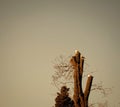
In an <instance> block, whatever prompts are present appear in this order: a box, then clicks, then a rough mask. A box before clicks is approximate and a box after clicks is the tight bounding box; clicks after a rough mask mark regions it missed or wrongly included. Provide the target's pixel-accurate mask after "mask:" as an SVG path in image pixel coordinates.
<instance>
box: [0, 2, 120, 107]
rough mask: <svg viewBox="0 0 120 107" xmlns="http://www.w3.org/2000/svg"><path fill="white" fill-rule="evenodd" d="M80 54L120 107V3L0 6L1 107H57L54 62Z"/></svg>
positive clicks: (25, 3)
mask: <svg viewBox="0 0 120 107" xmlns="http://www.w3.org/2000/svg"><path fill="white" fill-rule="evenodd" d="M75 49H78V50H79V51H80V52H81V53H82V55H84V56H85V57H86V60H85V61H86V63H88V64H89V66H90V70H91V71H92V70H93V71H96V73H95V74H93V76H94V82H96V83H97V82H99V81H102V82H103V86H104V87H110V88H111V89H112V93H111V94H110V95H109V96H108V97H106V100H107V101H108V103H109V107H113V106H114V107H119V106H120V91H119V90H120V89H119V88H120V1H119V0H86V1H85V0H0V107H52V106H53V105H54V103H55V102H54V98H55V97H56V92H57V89H56V88H55V87H54V86H53V85H52V84H51V82H52V79H51V77H52V75H53V73H54V68H53V63H52V62H53V61H54V59H55V58H56V57H59V55H61V54H63V55H65V56H69V55H74V50H75ZM88 69H89V68H88ZM91 98H92V100H93V101H94V100H100V98H99V96H97V94H96V95H95V96H92V97H91ZM101 99H102V97H101Z"/></svg>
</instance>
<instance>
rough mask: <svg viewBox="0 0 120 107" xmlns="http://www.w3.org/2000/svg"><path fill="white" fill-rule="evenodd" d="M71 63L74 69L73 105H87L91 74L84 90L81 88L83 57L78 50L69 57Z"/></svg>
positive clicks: (82, 106) (80, 106)
mask: <svg viewBox="0 0 120 107" xmlns="http://www.w3.org/2000/svg"><path fill="white" fill-rule="evenodd" d="M70 62H71V64H72V65H73V69H74V95H73V99H74V105H75V107H88V97H89V94H90V89H91V86H92V80H93V77H92V76H88V80H87V84H86V88H85V92H84V93H83V89H82V75H83V67H84V57H82V56H81V53H80V52H79V51H77V52H76V54H75V56H73V57H72V58H71V61H70Z"/></svg>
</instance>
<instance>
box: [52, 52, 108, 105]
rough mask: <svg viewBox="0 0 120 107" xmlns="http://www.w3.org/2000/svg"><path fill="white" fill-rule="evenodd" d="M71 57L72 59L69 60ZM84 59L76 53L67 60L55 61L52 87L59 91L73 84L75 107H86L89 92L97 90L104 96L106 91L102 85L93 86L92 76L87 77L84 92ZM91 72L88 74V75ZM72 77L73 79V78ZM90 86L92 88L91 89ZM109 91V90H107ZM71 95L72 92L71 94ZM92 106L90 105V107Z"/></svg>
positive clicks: (63, 58)
mask: <svg viewBox="0 0 120 107" xmlns="http://www.w3.org/2000/svg"><path fill="white" fill-rule="evenodd" d="M71 57H72V58H71ZM69 59H71V60H70V62H71V63H69ZM84 59H85V58H84V57H83V56H81V54H80V53H79V52H78V51H76V54H75V56H69V57H67V58H65V57H63V56H60V57H59V58H57V59H56V60H55V63H54V68H55V69H56V71H55V74H54V75H53V76H52V78H53V83H54V85H55V86H56V87H57V88H58V89H59V90H60V87H62V86H66V85H67V86H73V84H74V88H73V87H71V88H73V89H74V93H73V94H74V95H73V96H74V97H73V99H74V103H75V107H88V97H89V94H90V90H91V91H94V90H99V91H100V92H101V93H103V94H104V95H106V94H107V93H106V92H108V91H106V89H105V88H103V87H102V83H100V84H93V85H92V79H93V76H91V75H88V79H87V83H86V88H85V91H84V92H83V89H82V78H83V77H86V74H84V75H83V71H84V72H85V70H83V67H84ZM91 73H93V72H90V74H91ZM73 75H74V78H73ZM91 86H92V88H91ZM107 90H109V89H107ZM71 93H72V92H71ZM93 105H94V104H90V107H92V106H93Z"/></svg>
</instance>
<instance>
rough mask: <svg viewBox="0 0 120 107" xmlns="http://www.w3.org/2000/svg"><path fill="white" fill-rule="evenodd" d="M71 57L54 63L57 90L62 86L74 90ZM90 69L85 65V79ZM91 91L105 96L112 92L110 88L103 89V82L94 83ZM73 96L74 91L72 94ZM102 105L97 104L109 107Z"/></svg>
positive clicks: (61, 57)
mask: <svg viewBox="0 0 120 107" xmlns="http://www.w3.org/2000/svg"><path fill="white" fill-rule="evenodd" d="M70 57H71V56H69V57H64V56H63V55H61V56H60V57H58V58H56V59H55V61H54V68H55V73H54V75H53V76H52V79H53V84H54V85H55V87H56V88H58V89H59V90H60V88H61V87H62V86H68V87H70V89H73V83H74V82H73V71H74V70H73V66H72V65H71V64H70V61H69V60H70ZM87 67H88V64H86V63H85V67H84V74H83V78H84V77H86V76H87V75H88V72H87V70H86V68H87ZM90 73H94V72H90ZM91 91H100V92H101V94H103V95H105V96H106V95H108V94H109V93H110V92H111V89H110V88H103V85H102V82H100V83H96V84H95V83H94V84H92V88H91ZM70 94H71V95H72V94H73V93H72V91H71V92H70ZM100 104H102V103H97V105H98V107H107V106H101V105H100ZM94 105H95V104H90V105H89V107H94ZM103 105H105V104H103Z"/></svg>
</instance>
